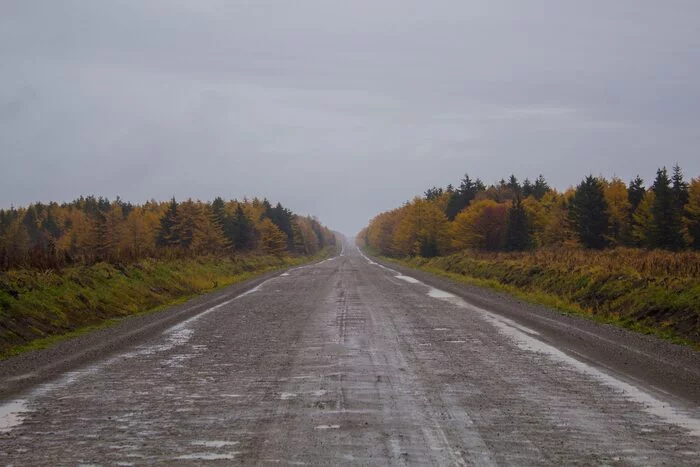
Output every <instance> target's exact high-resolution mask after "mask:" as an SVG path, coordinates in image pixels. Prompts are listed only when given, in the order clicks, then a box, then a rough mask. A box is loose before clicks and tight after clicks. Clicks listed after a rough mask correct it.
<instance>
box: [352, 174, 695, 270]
mask: <svg viewBox="0 0 700 467" xmlns="http://www.w3.org/2000/svg"><path fill="white" fill-rule="evenodd" d="M360 238H361V239H362V240H363V241H364V242H365V243H366V244H367V245H369V246H371V247H373V248H376V249H377V250H378V251H379V252H380V253H382V254H384V255H387V256H397V257H403V256H423V257H433V256H441V255H445V254H450V253H454V252H457V251H461V250H465V249H473V250H480V251H524V250H533V249H537V248H552V247H573V248H577V247H582V248H586V249H596V250H601V249H606V248H614V247H633V248H645V249H664V250H671V251H680V250H684V249H694V250H698V249H700V178H697V179H692V180H691V181H690V182H686V181H685V180H684V177H683V174H682V171H681V169H680V167H678V166H675V167H674V168H673V171H672V173H671V174H669V173H668V171H667V170H666V168H661V169H659V170H658V171H657V174H656V178H655V179H654V181H653V183H651V185H649V186H645V183H644V181H643V180H642V179H641V178H640V177H636V178H635V179H633V180H631V181H630V182H629V184H627V183H625V182H624V181H623V180H621V179H619V178H616V177H614V178H612V179H610V180H607V179H605V178H603V177H594V176H592V175H589V176H587V177H585V178H584V179H583V180H582V181H581V182H580V183H579V184H578V185H577V186H576V187H575V188H570V189H568V190H566V191H564V192H558V191H557V190H554V189H552V188H551V187H550V186H549V184H548V183H547V181H546V180H545V178H544V177H543V176H542V175H540V176H539V177H538V178H537V179H536V180H535V181H534V182H531V181H530V180H528V179H525V180H524V181H523V182H522V183H521V182H520V181H519V180H518V178H517V177H516V176H515V175H511V176H510V178H509V179H508V180H505V179H502V180H500V181H499V182H498V183H496V184H493V185H490V186H486V185H485V184H484V183H483V182H482V181H481V180H480V179H479V178H476V179H472V178H471V177H470V176H469V175H465V176H464V178H463V179H462V180H461V183H460V184H459V186H458V187H456V188H455V187H453V186H451V185H450V186H448V187H447V188H436V187H433V188H430V189H429V190H427V191H426V192H425V195H424V196H423V197H417V198H415V199H413V201H411V202H408V203H406V204H405V205H404V206H402V207H400V208H397V209H394V210H392V211H388V212H385V213H382V214H380V215H378V216H377V217H375V218H374V219H373V220H372V221H371V222H370V224H369V226H368V227H367V228H366V229H365V230H363V231H362V232H361V233H360Z"/></svg>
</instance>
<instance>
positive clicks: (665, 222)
mask: <svg viewBox="0 0 700 467" xmlns="http://www.w3.org/2000/svg"><path fill="white" fill-rule="evenodd" d="M652 190H653V191H654V203H653V204H652V206H651V215H652V218H653V225H652V232H651V246H652V247H654V248H664V249H667V250H678V249H680V248H682V247H683V236H682V234H681V213H680V210H679V209H678V201H677V198H676V194H675V193H674V191H673V188H672V187H671V180H670V179H669V178H668V172H667V171H666V167H664V168H661V169H659V170H657V171H656V179H655V180H654V185H653V186H652Z"/></svg>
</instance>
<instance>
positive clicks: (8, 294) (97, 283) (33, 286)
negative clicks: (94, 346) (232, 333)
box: [0, 252, 328, 358]
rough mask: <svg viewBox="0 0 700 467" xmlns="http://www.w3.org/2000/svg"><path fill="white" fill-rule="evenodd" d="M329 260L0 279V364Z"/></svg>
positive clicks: (175, 263) (22, 274)
mask: <svg viewBox="0 0 700 467" xmlns="http://www.w3.org/2000/svg"><path fill="white" fill-rule="evenodd" d="M326 255H328V252H324V253H323V254H322V255H319V256H318V257H314V258H308V257H273V256H241V257H235V258H214V257H207V258H197V259H179V260H143V261H140V262H138V263H135V264H131V265H127V266H114V265H110V264H105V263H100V264H96V265H94V266H85V267H76V268H67V269H64V270H62V271H46V272H40V271H34V270H15V271H9V272H6V273H2V274H0V358H7V357H9V356H12V355H17V354H19V353H22V352H25V351H28V350H34V349H39V348H46V347H49V346H51V345H54V344H55V343H57V342H59V341H62V340H65V339H68V338H73V337H76V336H79V335H81V334H85V333H87V332H90V331H93V330H95V329H99V328H103V327H106V326H110V325H113V324H114V323H116V322H117V321H118V320H119V319H120V318H123V317H125V316H129V315H134V314H140V313H152V312H154V311H158V310H160V309H163V308H166V307H168V306H172V305H174V304H177V303H181V302H184V301H186V300H188V299H189V298H192V297H193V296H196V295H200V294H203V293H207V292H211V291H214V290H216V289H219V288H221V287H225V286H228V285H231V284H235V283H238V282H242V281H245V280H247V279H250V278H252V277H255V276H258V275H262V274H265V273H267V272H270V271H274V270H278V269H283V268H287V267H290V266H295V265H298V264H302V263H306V262H309V261H312V260H314V259H320V258H321V257H323V256H326Z"/></svg>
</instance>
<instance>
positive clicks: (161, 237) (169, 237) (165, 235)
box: [156, 198, 178, 247]
mask: <svg viewBox="0 0 700 467" xmlns="http://www.w3.org/2000/svg"><path fill="white" fill-rule="evenodd" d="M176 220H177V201H175V198H172V199H171V200H170V204H168V210H167V211H166V212H165V214H163V217H161V218H160V229H159V230H158V236H157V237H156V245H158V246H159V247H167V246H172V245H176V244H177V243H178V238H177V236H176V235H175V232H174V230H173V227H174V226H175V222H176Z"/></svg>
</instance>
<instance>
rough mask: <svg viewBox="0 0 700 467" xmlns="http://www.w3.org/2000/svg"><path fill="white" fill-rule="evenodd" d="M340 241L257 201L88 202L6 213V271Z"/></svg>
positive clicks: (293, 248) (316, 246) (298, 248)
mask: <svg viewBox="0 0 700 467" xmlns="http://www.w3.org/2000/svg"><path fill="white" fill-rule="evenodd" d="M335 242H336V239H335V234H334V233H333V232H332V231H330V230H329V229H328V228H326V227H324V226H323V225H321V224H320V223H319V221H318V220H317V219H315V218H313V217H303V216H299V215H296V214H294V213H293V212H292V211H291V210H289V209H287V208H285V207H284V206H282V205H281V204H280V203H277V204H276V205H275V206H273V205H272V204H271V203H270V202H269V201H268V200H267V199H263V200H260V199H257V198H255V199H253V200H247V199H244V200H243V201H237V200H231V201H224V200H223V199H222V198H220V197H219V198H216V199H214V201H212V202H203V201H199V200H197V201H195V200H192V199H188V200H186V201H181V202H178V201H176V200H175V198H173V199H171V200H170V201H168V202H158V201H148V202H146V203H144V204H142V205H138V204H132V203H128V202H124V201H122V200H121V199H119V198H117V199H116V200H113V201H110V200H109V199H107V198H102V197H99V198H98V197H94V196H88V197H80V198H78V199H76V200H74V201H72V202H70V203H62V204H59V203H55V202H52V203H48V204H43V203H34V204H31V205H29V206H27V207H23V208H14V207H13V208H10V209H2V210H0V270H8V269H13V268H24V267H31V268H39V269H49V268H51V269H53V268H61V267H64V266H69V265H77V264H85V265H90V264H94V263H97V262H101V261H105V262H110V263H128V262H134V261H137V260H140V259H143V258H175V257H193V256H199V255H230V254H234V253H237V252H250V253H263V254H270V255H280V254H285V253H290V254H299V255H313V254H315V253H317V252H318V251H320V250H322V249H323V248H325V247H326V246H332V245H335Z"/></svg>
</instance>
